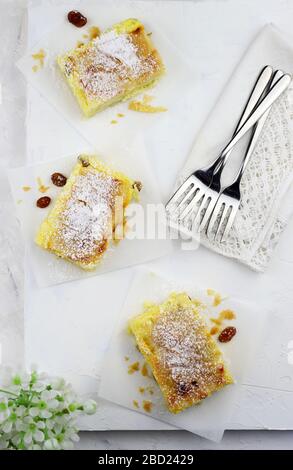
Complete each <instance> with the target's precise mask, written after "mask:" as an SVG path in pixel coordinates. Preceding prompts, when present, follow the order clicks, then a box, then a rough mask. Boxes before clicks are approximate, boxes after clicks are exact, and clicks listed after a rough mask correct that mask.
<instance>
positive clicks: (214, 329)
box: [210, 326, 219, 336]
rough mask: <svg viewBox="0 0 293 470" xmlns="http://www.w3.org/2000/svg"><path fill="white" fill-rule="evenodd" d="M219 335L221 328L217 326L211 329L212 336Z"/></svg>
mask: <svg viewBox="0 0 293 470" xmlns="http://www.w3.org/2000/svg"><path fill="white" fill-rule="evenodd" d="M217 333H219V328H218V327H217V326H212V328H211V329H210V334H211V335H212V336H213V335H216V334H217Z"/></svg>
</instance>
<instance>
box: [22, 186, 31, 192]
mask: <svg viewBox="0 0 293 470" xmlns="http://www.w3.org/2000/svg"><path fill="white" fill-rule="evenodd" d="M31 189H32V188H31V187H30V186H23V187H22V190H23V191H24V192H25V193H27V192H28V191H30V190H31Z"/></svg>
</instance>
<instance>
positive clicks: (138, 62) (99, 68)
mask: <svg viewBox="0 0 293 470" xmlns="http://www.w3.org/2000/svg"><path fill="white" fill-rule="evenodd" d="M157 67H158V63H157V61H156V59H155V58H154V57H153V56H152V55H151V53H148V54H147V55H146V56H145V55H142V54H140V51H139V47H138V46H137V45H136V44H135V43H134V42H133V41H132V38H131V35H130V34H125V33H119V34H118V33H117V32H116V31H115V30H111V31H108V32H106V33H104V34H102V35H101V36H100V37H98V38H96V39H95V40H93V41H92V42H91V43H90V46H88V47H87V48H86V49H84V50H82V51H80V52H79V54H78V58H73V56H69V57H68V59H67V61H66V63H65V65H64V68H65V73H66V74H67V75H69V74H71V73H72V71H73V70H74V69H75V70H76V73H77V75H78V77H79V81H80V84H81V85H82V87H83V89H84V90H85V92H86V94H87V96H88V97H89V98H90V99H100V100H101V101H108V100H110V99H112V98H114V97H115V96H117V95H119V94H121V93H123V92H124V90H125V87H126V86H127V85H128V84H129V83H130V82H131V81H132V80H135V79H138V78H140V77H142V76H144V75H145V74H152V73H153V72H154V71H155V70H156V69H157Z"/></svg>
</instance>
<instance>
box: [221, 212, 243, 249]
mask: <svg viewBox="0 0 293 470" xmlns="http://www.w3.org/2000/svg"><path fill="white" fill-rule="evenodd" d="M238 207H239V204H237V205H233V206H232V210H231V212H230V214H229V218H228V220H227V224H226V227H225V229H224V232H223V235H222V238H221V242H223V241H226V240H227V236H228V234H229V232H230V230H231V227H232V225H233V222H234V219H235V217H236V214H237V210H238Z"/></svg>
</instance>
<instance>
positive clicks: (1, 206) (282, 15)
mask: <svg viewBox="0 0 293 470" xmlns="http://www.w3.org/2000/svg"><path fill="white" fill-rule="evenodd" d="M237 1H238V2H239V3H240V2H241V4H243V3H244V4H247V8H248V10H249V14H248V16H247V18H248V19H246V21H248V20H249V15H250V14H251V15H252V16H253V15H254V14H257V15H258V17H259V20H260V23H264V22H267V21H270V20H271V21H274V22H276V23H279V25H280V27H282V26H283V27H284V28H285V29H286V28H287V29H288V28H289V26H290V18H289V17H288V19H287V18H286V8H287V7H288V8H289V2H285V1H283V0H269V1H267V2H259V3H258V8H257V12H256V11H255V9H254V8H253V4H254V5H255V2H252V1H251V0H246V2H243V0H237ZM206 2H207V3H208V0H206ZM206 2H201V3H202V5H201V8H203V4H204V3H206ZM24 3H25V2H23V1H16V0H11V1H8V0H1V3H0V15H1V17H2V18H4V17H5V22H4V28H2V30H1V32H0V39H1V44H2V46H3V47H1V51H0V59H1V60H0V67H1V68H0V71H1V84H2V103H1V113H0V132H1V135H0V140H1V155H0V165H1V169H2V168H3V169H4V168H5V167H6V166H8V165H12V166H16V165H19V164H21V163H22V162H23V161H24V147H25V135H24V126H23V124H24V119H25V117H24V116H25V106H24V104H25V86H24V83H23V81H22V78H21V77H20V76H19V74H18V72H17V71H16V70H15V68H14V65H13V64H14V62H15V59H16V58H17V57H18V56H19V55H20V54H21V46H22V41H21V38H22V29H21V25H22V17H23V14H24V10H23V8H22V7H23V6H24ZM221 3H222V0H218V1H217V2H216V3H214V5H215V10H216V13H215V16H216V18H210V19H211V22H212V23H213V21H216V20H217V21H220V18H218V17H217V14H219V13H220V11H221ZM260 3H262V5H263V9H261V8H260V7H259V4H260ZM291 6H292V5H291ZM288 16H290V15H288ZM36 26H37V25H36ZM229 28H230V29H231V30H233V17H231V22H230V26H229ZM229 28H228V29H229ZM244 29H245V28H244V26H243V34H241V38H240V39H239V41H240V43H241V45H242V44H247V41H248V40H249V39H250V36H249V35H248V34H247V35H246V30H245V31H244ZM247 29H248V27H247ZM288 30H289V29H288ZM234 32H235V41H236V35H237V34H238V33H239V32H238V31H236V30H235V31H234ZM195 36H196V31H195ZM221 39H222V41H223V42H224V43H225V35H223V37H221ZM178 40H179V42H180V38H178ZM236 43H237V41H236V42H235V54H234V55H233V54H232V55H231V56H230V57H229V60H228V62H229V63H228V62H227V70H226V71H225V73H222V74H221V73H220V68H219V61H220V58H219V57H217V46H216V45H215V43H214V47H213V48H212V47H211V48H210V49H208V51H207V53H210V54H211V55H212V57H214V60H215V70H217V76H216V79H217V80H216V81H217V83H216V85H215V76H213V69H212V68H211V69H207V70H206V71H205V76H203V77H202V82H203V81H205V84H206V85H205V88H203V89H202V101H200V102H199V103H198V106H206V108H207V110H208V109H209V106H210V105H211V104H212V102H213V100H214V99H215V98H216V96H217V94H218V92H219V91H220V89H221V87H222V85H223V83H224V82H225V80H226V79H227V77H228V75H227V74H229V72H231V69H232V68H233V65H234V64H235V62H236V61H237V59H238V58H239V43H237V44H238V45H237V44H236ZM229 67H230V70H228V69H229ZM209 80H212V81H213V87H212V93H209V91H208V90H209V87H208V83H209ZM200 124H201V123H200V122H198V123H195V125H196V126H197V128H198V127H199V125H200ZM180 164H181V163H180V162H178V168H179V167H180ZM173 166H174V168H172V170H173V174H174V176H175V174H176V171H177V169H178V168H177V165H175V164H174V165H173ZM158 170H160V169H159V168H158ZM0 174H1V177H0V201H1V203H0V218H1V231H0V232H1V233H0V243H1V255H0V298H1V311H0V326H1V330H0V342H1V344H2V358H3V362H5V363H6V364H8V363H10V364H16V363H21V361H22V356H23V344H22V338H23V336H22V328H23V320H22V315H21V312H22V308H21V307H22V296H21V292H22V287H21V286H22V275H21V273H22V262H21V261H22V245H21V242H20V239H19V234H18V227H17V223H16V222H15V219H14V217H13V208H12V205H11V200H10V197H9V194H8V188H7V182H6V180H5V177H4V175H3V174H4V172H3V171H1V173H0ZM290 236H291V237H292V223H291V227H289V228H288V231H287V232H286V234H285V235H284V237H283V238H282V242H281V244H280V246H279V247H278V250H277V253H276V257H275V260H274V262H273V265H272V267H271V269H272V271H270V272H268V274H266V275H265V277H262V278H257V281H255V279H253V280H251V281H249V282H248V283H246V284H245V288H244V290H245V292H246V293H247V294H249V295H251V296H252V297H253V298H254V299H255V300H257V299H258V298H259V292H260V291H261V290H262V288H263V287H264V286H265V283H266V282H267V281H266V280H267V279H268V277H270V276H271V273H272V272H274V273H275V274H274V279H273V280H274V283H275V284H274V286H273V283H271V285H272V289H273V292H272V293H271V292H262V297H264V296H265V295H267V296H268V295H271V294H273V297H274V299H280V302H283V301H284V299H285V300H286V302H287V303H286V306H287V307H288V314H289V313H290V309H291V310H292V278H291V277H290V274H292V271H290V269H288V273H289V277H288V276H286V272H284V271H283V270H282V269H281V265H282V264H283V263H284V262H285V263H288V268H290V264H289V263H290V262H292V260H293V256H292V251H291V252H289V259H288V246H289V243H290ZM291 248H292V247H291ZM185 255H186V256H188V255H187V254H185ZM205 255H206V251H205V250H203V249H201V250H199V252H198V256H197V262H198V265H199V266H200V263H204V260H205ZM215 256H216V255H215ZM229 263H230V262H229ZM218 264H219V266H220V265H221V262H220V258H219V263H218ZM172 266H173V269H174V267H175V264H174V263H170V264H168V265H166V269H172ZM227 266H228V265H227ZM273 270H274V271H273ZM198 272H199V270H198V269H196V267H194V269H192V270H191V273H192V274H193V275H197V274H198ZM234 272H237V274H238V275H239V276H238V278H237V281H235V283H233V286H231V287H232V290H233V293H236V294H237V293H241V294H242V295H243V281H244V280H246V278H247V276H246V274H243V272H242V271H241V269H240V268H238V267H235V266H234ZM221 273H222V272H221V271H220V268H217V266H216V265H215V271H214V272H213V273H212V274H211V277H209V279H202V283H204V282H205V281H207V282H209V283H210V282H212V281H214V282H217V284H218V287H219V288H221V285H222V281H221ZM228 273H229V271H228V270H227V271H224V272H223V274H222V275H224V276H225V275H228ZM241 273H242V274H241ZM275 315H276V316H275V322H276V323H275V325H276V327H277V328H279V326H280V325H281V323H282V318H279V317H278V312H277V314H275ZM277 336H278V338H279V340H280V344H283V348H282V350H280V357H279V358H277V360H279V361H280V367H282V364H283V363H284V362H282V358H284V355H286V354H287V351H286V345H287V343H288V340H289V339H292V337H293V327H292V329H291V330H290V329H287V330H285V331H284V333H282V330H281V329H279V331H278V333H277ZM272 340H275V337H273V338H272ZM269 341H270V338H268V342H269ZM273 359H274V360H276V358H275V357H273ZM266 361H267V358H265V359H264V360H263V362H262V363H261V364H260V365H261V366H262V367H268V365H269V363H268V362H266ZM256 370H257V369H256ZM252 380H254V378H253V377H252ZM283 383H284V390H285V389H288V392H290V391H292V373H291V375H290V374H289V375H288V374H287V372H286V373H285V374H283ZM247 393H248V395H249V390H248V392H247ZM272 394H277V392H276V391H274V390H272ZM248 398H249V397H248ZM276 398H277V399H278V396H277V397H274V396H273V395H272V396H268V397H267V400H266V406H268V408H267V409H266V408H265V407H264V408H262V407H261V408H260V413H262V412H267V411H268V410H269V409H270V405H271V403H272V402H274V401H275V399H276ZM259 399H260V400H261V399H262V398H261V396H260V398H259ZM248 404H249V400H248ZM283 410H284V414H283V419H284V420H285V419H286V414H288V413H286V406H284V407H283ZM245 411H248V408H247V410H245ZM256 419H258V418H257V417H256ZM259 419H260V420H261V419H262V416H261V414H260V416H259ZM284 422H285V421H284ZM256 424H257V423H256ZM286 426H287V425H284V426H283V427H286ZM256 427H257V426H256ZM259 427H261V422H260V423H259ZM290 438H291V440H292V433H289V432H283V433H277V432H270V433H269V432H264V431H263V432H261V431H259V432H258V433H257V432H251V433H247V432H241V433H240V432H229V433H226V435H225V437H224V440H223V442H222V443H221V444H220V445H218V447H219V448H274V447H276V448H292V442H291V441H290ZM79 446H80V448H87V449H88V448H93V449H127V448H129V449H130V448H132V449H134V448H137V449H161V448H165V449H171V448H176V449H187V448H194V449H197V448H214V447H215V445H213V444H211V443H208V442H207V441H203V440H201V439H199V438H196V437H195V436H192V435H190V434H187V433H184V432H179V431H172V432H167V431H164V432H141V433H137V432H136V433H132V432H124V433H122V432H116V433H112V432H107V433H105V432H103V433H91V434H88V433H85V434H84V438H82V441H81V443H80V444H79Z"/></svg>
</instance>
